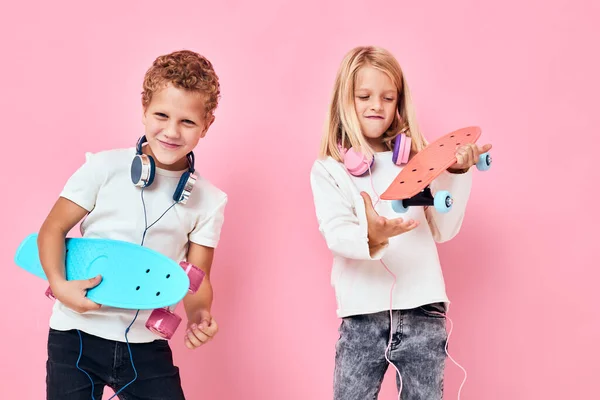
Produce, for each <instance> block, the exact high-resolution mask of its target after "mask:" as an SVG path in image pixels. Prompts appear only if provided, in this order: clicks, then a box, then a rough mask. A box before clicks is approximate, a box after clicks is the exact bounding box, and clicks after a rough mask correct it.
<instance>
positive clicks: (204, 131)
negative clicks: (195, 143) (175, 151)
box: [201, 115, 215, 137]
mask: <svg viewBox="0 0 600 400" xmlns="http://www.w3.org/2000/svg"><path fill="white" fill-rule="evenodd" d="M213 122H215V116H214V115H211V116H210V117H209V118H208V119H207V120H206V125H205V127H204V130H203V131H202V136H201V137H204V136H206V132H208V128H210V126H211V125H212V123H213Z"/></svg>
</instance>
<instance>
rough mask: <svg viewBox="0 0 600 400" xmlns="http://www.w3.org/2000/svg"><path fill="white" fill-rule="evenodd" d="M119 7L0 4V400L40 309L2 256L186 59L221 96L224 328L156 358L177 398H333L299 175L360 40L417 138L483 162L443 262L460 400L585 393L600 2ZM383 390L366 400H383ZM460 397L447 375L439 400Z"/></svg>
mask: <svg viewBox="0 0 600 400" xmlns="http://www.w3.org/2000/svg"><path fill="white" fill-rule="evenodd" d="M109 3H110V5H109ZM118 3H121V4H118ZM118 3H117V2H116V1H110V2H107V1H103V2H100V3H98V2H96V3H94V4H93V5H90V4H88V3H87V2H75V1H72V2H69V4H67V2H64V1H58V2H57V1H52V2H45V1H27V0H24V1H22V2H16V1H13V2H10V3H9V4H8V5H4V6H3V7H2V8H3V9H2V14H1V15H0V54H1V61H0V80H1V82H2V84H1V86H0V91H1V95H0V105H1V108H0V109H1V110H2V115H1V128H2V133H3V134H2V143H3V146H2V149H1V150H0V151H1V154H2V164H3V165H2V168H1V172H0V173H1V182H2V199H3V200H2V203H3V207H2V211H1V213H2V216H1V220H2V226H3V227H4V229H3V233H2V238H3V240H2V241H1V242H0V256H1V260H2V264H3V268H4V271H5V272H4V276H3V278H2V279H0V296H1V301H2V304H3V305H4V307H5V308H4V318H3V321H2V331H3V337H2V341H1V342H0V346H1V350H2V356H1V357H0V358H1V361H0V364H1V369H2V370H3V371H4V372H3V373H2V374H1V375H0V397H1V398H17V397H18V398H21V399H36V400H37V399H41V398H43V397H44V390H45V384H44V379H45V360H46V351H45V346H46V335H47V329H48V328H47V322H48V317H49V315H50V309H51V302H50V301H49V300H47V299H46V298H45V297H44V296H43V292H44V290H45V288H46V284H45V283H44V282H43V281H41V280H38V279H35V278H33V277H32V276H30V275H28V274H27V273H25V272H23V271H22V270H20V269H18V268H17V267H16V266H15V265H14V263H13V259H12V257H13V254H14V250H15V249H16V247H17V245H18V243H19V241H20V240H21V239H22V238H23V237H24V236H25V235H27V234H28V233H30V232H34V231H36V230H37V229H39V226H40V224H41V223H42V221H43V219H44V217H45V215H46V214H47V212H48V211H49V209H50V207H51V206H52V204H53V202H54V201H55V199H56V196H57V195H58V193H59V192H60V189H61V188H62V185H63V184H64V182H65V180H66V179H67V178H68V176H69V175H70V174H71V173H72V172H73V171H74V170H75V168H77V167H78V166H79V165H80V164H81V163H82V162H83V160H84V152H86V151H98V150H102V149H106V148H111V147H122V146H132V145H134V143H135V140H136V139H137V138H138V136H139V135H140V133H141V132H142V126H141V121H140V118H141V108H140V91H141V82H142V77H143V74H144V72H145V70H146V68H147V67H148V66H149V65H150V63H151V62H152V60H153V59H154V58H155V57H156V56H157V55H159V54H163V53H167V52H170V51H173V50H177V49H181V48H190V49H193V50H196V51H199V52H201V53H203V54H204V55H206V56H208V57H209V58H210V59H211V60H212V61H213V63H214V65H215V68H216V70H217V72H218V74H219V76H220V78H221V81H222V89H223V90H222V93H223V98H222V101H221V103H220V105H219V108H218V110H217V119H216V122H215V124H214V125H213V127H212V128H211V130H210V131H209V133H208V136H207V137H206V139H205V140H204V141H202V142H201V143H200V145H199V147H198V148H197V153H196V154H197V158H199V165H198V166H199V169H200V171H201V172H202V173H203V174H204V175H205V176H206V177H208V178H209V179H210V180H212V181H213V182H214V183H216V184H217V185H219V186H220V187H221V188H223V189H224V190H225V191H226V192H227V193H228V194H229V196H230V203H229V206H228V209H227V220H226V221H227V222H226V225H225V228H224V230H223V235H222V244H221V246H220V248H219V249H218V252H217V257H216V260H215V263H214V274H213V284H214V287H215V290H216V299H215V304H214V310H213V311H214V314H215V316H216V318H217V319H218V321H219V323H220V326H221V332H220V334H219V335H218V337H217V338H216V339H215V340H214V341H213V342H212V343H211V344H210V345H208V346H206V347H205V348H202V349H200V350H197V351H194V352H191V351H189V350H187V349H186V348H185V347H184V346H183V342H182V338H181V334H182V332H181V330H180V331H179V332H178V333H177V336H176V337H175V338H174V339H173V341H172V346H173V348H174V354H175V359H176V363H177V364H178V365H179V366H180V367H181V374H182V379H183V382H184V388H185V390H186V393H187V395H188V397H189V398H191V399H196V398H207V399H217V398H218V399H234V398H244V399H263V400H266V399H278V400H279V399H287V400H295V399H298V400H300V399H302V400H305V399H327V398H330V397H331V393H332V389H331V386H332V383H331V382H332V370H333V362H334V344H335V341H336V339H337V326H338V323H339V321H338V320H337V319H336V317H335V313H334V311H335V303H334V296H333V290H332V289H331V287H330V286H329V273H330V263H331V258H330V254H329V253H328V250H327V249H326V247H325V244H324V241H323V240H322V238H321V237H320V234H319V232H318V230H317V225H316V219H315V216H314V211H313V204H312V195H311V192H310V187H309V180H308V176H309V170H310V166H311V164H312V162H313V160H314V158H315V157H316V152H317V148H318V143H319V138H320V135H321V129H322V126H323V122H324V117H325V112H326V108H327V103H328V100H329V96H330V92H331V88H332V86H333V81H334V76H335V72H336V69H337V67H338V65H339V62H340V61H341V59H342V57H343V55H344V53H345V52H346V51H348V50H349V49H350V48H351V47H354V46H356V45H360V44H377V45H381V46H384V47H386V48H388V49H389V50H390V51H392V52H393V53H394V54H395V55H396V56H397V57H398V59H399V61H400V63H401V65H402V66H403V68H404V69H405V73H406V76H407V79H408V81H409V83H410V85H411V89H412V91H413V96H414V100H415V103H416V109H417V112H418V117H419V120H420V124H421V126H422V128H423V130H424V132H425V134H426V136H427V137H428V138H429V139H430V140H433V139H435V138H436V137H437V136H439V135H441V134H444V133H446V132H448V131H450V130H453V129H456V128H459V127H462V126H465V125H472V124H476V125H480V126H481V127H482V129H483V136H482V140H483V141H485V142H491V143H493V145H494V150H493V156H494V162H495V163H494V166H493V168H492V170H490V171H489V172H487V173H485V174H484V173H477V172H476V173H475V177H474V180H475V182H474V187H473V192H472V197H471V200H470V206H469V210H468V213H467V218H466V221H465V223H464V225H463V229H462V231H461V233H460V234H459V236H458V237H456V239H455V240H453V241H451V242H449V243H447V244H443V245H441V246H440V256H441V259H442V262H443V265H444V268H445V275H446V278H447V286H448V292H449V295H450V296H451V299H452V300H453V304H452V307H451V310H450V316H451V318H453V320H454V323H455V331H454V333H453V337H452V340H451V348H450V351H451V354H452V355H453V356H454V357H455V358H456V359H457V360H458V361H459V362H461V363H462V364H463V365H464V366H465V367H466V368H467V371H468V372H469V379H468V381H467V384H466V386H465V388H464V390H463V393H462V399H477V400H479V399H486V400H494V399H561V398H572V399H575V398H590V396H592V395H593V393H596V392H597V384H596V380H597V376H596V375H597V372H598V368H597V363H598V357H599V356H600V351H599V348H598V344H597V343H598V342H597V341H598V337H599V335H600V323H599V322H598V318H597V316H598V313H597V309H598V307H597V303H598V302H597V298H596V296H595V295H593V291H594V290H597V282H598V280H599V278H600V274H599V273H598V268H597V267H598V262H597V259H595V260H594V261H592V260H591V257H592V249H591V247H592V238H593V237H598V232H597V224H598V221H599V218H598V217H599V215H598V208H599V207H598V205H597V199H598V198H597V196H598V195H597V194H596V192H594V190H593V189H595V185H596V184H597V182H598V173H597V171H594V170H593V169H592V168H593V167H595V165H593V164H592V161H594V160H595V159H596V158H597V149H595V148H594V145H596V146H597V145H598V144H599V141H598V136H597V132H598V127H599V126H600V112H599V111H598V97H597V96H598V93H599V92H600V85H599V80H598V71H600V62H599V58H598V56H597V54H596V53H597V50H594V49H597V38H598V37H599V31H598V28H594V27H593V26H594V24H595V23H596V22H597V21H598V19H599V17H600V12H599V11H600V8H599V6H598V3H597V2H595V1H593V0H589V1H582V0H579V1H574V2H573V1H567V0H552V1H542V0H537V1H528V2H522V1H517V0H510V1H503V2H482V1H479V0H455V1H451V2H448V1H427V2H422V1H410V2H409V1H399V0H396V1H379V2H368V1H348V0H344V1H326V2H323V4H320V3H321V2H318V1H301V2H300V1H297V2H290V1H287V2H285V1H269V2H266V1H253V2H242V1H233V0H223V1H218V2H214V3H212V2H211V3H207V4H205V5H201V4H200V2H198V1H186V2H177V3H178V5H177V6H167V5H166V4H167V2H164V1H147V0H146V1H136V2H133V1H128V2H118ZM569 3H572V4H569ZM117 4H118V5H117ZM249 149H251V151H249ZM52 152H56V154H57V156H52V155H51V153H52ZM75 234H77V232H75ZM594 255H595V254H594ZM586 258H588V259H586ZM179 311H180V313H181V312H182V309H180V310H179ZM390 378H393V373H392V370H391V369H390V370H389V371H388V378H387V379H386V381H385V383H384V386H383V389H382V396H381V398H383V399H393V398H395V396H394V392H395V385H394V383H393V379H390ZM461 381H462V372H461V371H460V370H459V369H458V368H456V367H455V366H454V365H453V364H452V363H451V362H449V363H448V367H447V374H446V385H445V386H446V396H445V398H446V399H455V398H456V395H457V391H458V387H459V385H460V383H461Z"/></svg>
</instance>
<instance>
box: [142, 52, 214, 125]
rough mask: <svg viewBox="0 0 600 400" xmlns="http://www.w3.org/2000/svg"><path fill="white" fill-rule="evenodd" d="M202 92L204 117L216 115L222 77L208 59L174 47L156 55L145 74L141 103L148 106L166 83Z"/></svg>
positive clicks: (145, 106)
mask: <svg viewBox="0 0 600 400" xmlns="http://www.w3.org/2000/svg"><path fill="white" fill-rule="evenodd" d="M169 84H171V85H173V86H174V87H176V88H179V89H185V90H189V91H192V92H198V93H202V94H203V95H204V96H205V105H204V108H205V112H206V115H205V117H208V116H213V115H214V111H215V109H216V108H217V105H218V103H219V98H220V94H221V87H220V85H219V77H218V76H217V74H216V73H215V70H214V69H213V66H212V64H211V62H210V61H208V59H206V58H205V57H203V56H201V55H200V54H198V53H194V52H193V51H190V50H180V51H175V52H173V53H170V54H166V55H162V56H159V57H157V58H156V60H154V62H153V63H152V66H151V67H150V68H149V69H148V71H146V75H145V76H144V91H143V92H142V106H143V107H144V109H146V108H148V105H149V104H150V101H152V95H153V94H154V93H155V92H157V91H158V90H161V89H163V88H164V87H165V86H167V85H169Z"/></svg>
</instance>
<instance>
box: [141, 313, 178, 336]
mask: <svg viewBox="0 0 600 400" xmlns="http://www.w3.org/2000/svg"><path fill="white" fill-rule="evenodd" d="M180 322H181V317H180V316H178V315H177V314H175V313H172V312H171V311H169V310H168V309H167V308H157V309H155V310H153V311H152V314H150V318H148V321H146V328H148V330H150V332H153V333H155V334H157V335H158V336H160V337H162V338H163V339H167V340H169V339H171V337H173V334H174V333H175V331H176V330H177V327H178V326H179V323H180Z"/></svg>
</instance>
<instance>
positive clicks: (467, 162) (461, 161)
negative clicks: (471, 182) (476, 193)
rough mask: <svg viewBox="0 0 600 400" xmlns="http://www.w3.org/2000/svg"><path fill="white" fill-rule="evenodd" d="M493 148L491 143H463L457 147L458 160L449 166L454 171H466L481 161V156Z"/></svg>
mask: <svg viewBox="0 0 600 400" xmlns="http://www.w3.org/2000/svg"><path fill="white" fill-rule="evenodd" d="M491 148H492V145H491V144H486V145H484V146H483V147H478V146H477V145H476V144H475V143H469V144H465V145H462V146H460V147H458V148H457V149H456V162H455V163H454V164H453V165H452V166H450V168H448V169H449V170H450V171H451V172H452V171H466V170H468V169H469V168H471V167H472V166H473V165H475V164H477V161H479V156H480V155H481V154H483V153H487V152H488V151H490V149H491Z"/></svg>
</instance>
